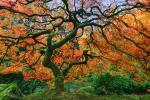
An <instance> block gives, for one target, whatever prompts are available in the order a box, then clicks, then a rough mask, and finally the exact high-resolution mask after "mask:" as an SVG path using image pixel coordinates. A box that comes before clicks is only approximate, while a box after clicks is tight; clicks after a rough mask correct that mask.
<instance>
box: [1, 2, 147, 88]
mask: <svg viewBox="0 0 150 100" xmlns="http://www.w3.org/2000/svg"><path fill="white" fill-rule="evenodd" d="M149 12H150V2H149V0H0V65H1V66H5V68H4V69H3V70H1V71H0V73H1V74H10V73H17V72H22V74H23V76H24V79H25V80H29V79H39V80H42V81H44V80H49V79H52V78H55V86H56V88H57V89H62V88H63V82H64V81H70V80H75V79H79V78H80V77H82V76H83V75H85V74H88V73H93V72H98V73H103V72H105V71H107V70H108V69H109V68H112V67H116V68H119V69H120V70H121V73H122V75H124V74H127V73H130V74H131V75H133V79H134V80H136V81H142V80H144V79H147V78H149V74H148V73H149V72H150V68H149V67H150V13H149ZM140 72H144V73H145V74H144V75H142V76H139V73H140ZM110 74H111V75H116V74H117V73H115V72H114V71H111V72H110Z"/></svg>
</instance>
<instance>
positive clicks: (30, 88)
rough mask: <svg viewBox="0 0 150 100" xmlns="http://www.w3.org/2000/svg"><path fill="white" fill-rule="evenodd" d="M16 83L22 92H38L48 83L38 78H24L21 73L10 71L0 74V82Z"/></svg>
mask: <svg viewBox="0 0 150 100" xmlns="http://www.w3.org/2000/svg"><path fill="white" fill-rule="evenodd" d="M8 83H16V84H17V85H18V87H19V88H20V90H21V92H22V93H23V94H31V93H34V92H39V91H41V90H43V89H44V88H47V87H48V85H47V83H46V82H44V81H43V82H42V81H39V80H28V81H26V80H24V79H23V76H22V74H21V73H12V74H8V75H3V74H0V84H8Z"/></svg>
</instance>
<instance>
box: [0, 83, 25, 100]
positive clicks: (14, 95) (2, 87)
mask: <svg viewBox="0 0 150 100" xmlns="http://www.w3.org/2000/svg"><path fill="white" fill-rule="evenodd" d="M22 97H23V96H22V93H21V92H20V90H19V89H18V87H17V85H16V84H14V83H11V84H0V100H22Z"/></svg>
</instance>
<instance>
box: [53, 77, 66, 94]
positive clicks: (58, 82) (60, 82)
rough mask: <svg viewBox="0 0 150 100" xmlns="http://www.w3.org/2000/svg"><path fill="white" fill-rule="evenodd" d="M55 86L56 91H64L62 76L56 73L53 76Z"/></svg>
mask: <svg viewBox="0 0 150 100" xmlns="http://www.w3.org/2000/svg"><path fill="white" fill-rule="evenodd" d="M55 88H56V91H57V92H61V91H64V90H65V89H64V77H63V76H62V75H58V76H56V77H55Z"/></svg>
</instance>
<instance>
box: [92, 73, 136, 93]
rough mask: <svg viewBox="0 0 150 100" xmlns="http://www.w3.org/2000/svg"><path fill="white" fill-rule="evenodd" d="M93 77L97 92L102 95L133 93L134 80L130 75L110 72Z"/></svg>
mask: <svg viewBox="0 0 150 100" xmlns="http://www.w3.org/2000/svg"><path fill="white" fill-rule="evenodd" d="M92 77H93V78H91V80H92V84H93V87H94V89H95V93H96V94H98V95H100V94H103V95H108V94H123V93H133V84H134V83H133V81H132V80H131V79H130V77H128V76H119V75H117V76H111V75H110V74H109V73H104V74H102V75H94V76H92Z"/></svg>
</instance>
